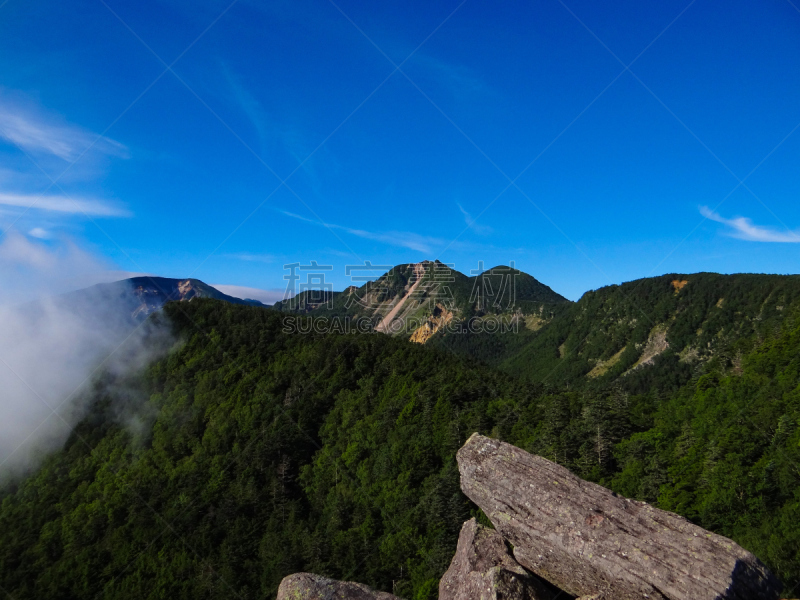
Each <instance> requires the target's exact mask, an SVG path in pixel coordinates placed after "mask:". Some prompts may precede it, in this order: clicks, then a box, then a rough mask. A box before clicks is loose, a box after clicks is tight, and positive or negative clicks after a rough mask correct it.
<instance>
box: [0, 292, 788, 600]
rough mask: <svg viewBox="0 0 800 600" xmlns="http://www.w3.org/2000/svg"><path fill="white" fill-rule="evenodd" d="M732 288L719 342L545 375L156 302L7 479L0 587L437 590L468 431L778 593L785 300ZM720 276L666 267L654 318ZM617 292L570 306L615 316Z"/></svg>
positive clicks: (254, 594)
mask: <svg viewBox="0 0 800 600" xmlns="http://www.w3.org/2000/svg"><path fill="white" fill-rule="evenodd" d="M653 282H654V283H653V286H654V288H653V289H654V290H655V291H658V292H660V287H659V286H661V285H662V282H659V280H657V279H654V280H653ZM667 285H671V284H670V282H669V281H668V282H667ZM690 286H691V283H690V284H689V286H685V287H684V289H682V290H679V291H680V294H683V293H686V292H689V290H690V289H691V287H690ZM696 287H697V288H699V287H700V286H696ZM738 289H744V288H743V287H742V286H734V287H732V288H725V290H726V294H727V295H726V296H725V299H726V301H727V302H729V303H730V304H729V306H731V308H730V310H731V311H732V312H731V313H723V314H724V315H728V316H725V317H721V319H722V320H721V321H720V326H719V328H718V329H717V330H718V331H719V330H724V331H727V330H728V327H732V330H736V327H739V328H740V329H739V330H741V331H746V332H747V335H744V334H743V335H741V336H740V337H739V338H738V339H740V340H743V341H742V342H741V345H740V346H736V344H733V345H732V346H730V347H731V348H733V349H734V350H737V351H738V353H737V354H734V355H731V356H730V359H729V360H727V359H726V360H721V359H719V357H720V353H717V354H712V355H711V357H710V358H709V359H708V360H702V361H701V360H698V361H696V362H694V363H692V364H691V366H690V368H689V369H688V371H687V372H686V374H685V375H681V378H678V379H670V378H667V377H664V376H661V375H659V376H658V377H655V378H653V379H652V380H650V385H647V386H640V387H637V386H633V389H631V388H630V387H626V386H625V385H621V384H620V383H619V381H620V378H619V377H618V378H610V377H609V378H607V379H604V378H603V377H597V378H593V379H592V382H593V383H592V385H591V386H584V385H578V383H579V382H583V381H585V379H586V378H585V374H586V367H585V366H584V367H582V368H583V369H584V370H583V371H581V369H578V368H577V367H575V368H569V369H566V373H567V374H568V375H565V376H564V377H561V378H558V379H554V380H553V381H554V382H555V383H554V384H551V385H547V386H545V385H542V384H540V383H535V382H531V380H530V379H526V378H521V377H517V376H514V375H510V374H508V373H504V372H501V371H499V370H496V369H494V368H491V367H489V366H482V365H481V364H480V363H478V362H476V361H475V360H473V359H472V358H469V357H466V356H460V355H458V354H455V353H452V352H449V351H448V352H445V351H444V350H439V349H436V348H431V347H428V346H421V345H417V344H413V343H410V342H408V341H406V340H403V339H397V338H393V337H390V336H385V335H380V334H351V335H340V334H329V335H316V334H311V333H309V334H299V333H285V332H284V330H285V329H286V328H285V323H284V319H285V318H290V319H304V318H307V317H295V316H287V315H285V314H281V313H279V312H276V311H273V310H269V309H263V308H256V307H246V306H236V305H231V304H226V303H224V302H220V301H215V300H206V299H195V300H193V301H192V302H190V303H183V304H168V305H167V306H166V307H165V309H164V316H165V318H167V319H169V321H170V322H171V323H172V326H173V327H174V328H175V333H176V335H177V337H178V338H179V339H180V340H182V343H181V344H179V345H178V346H176V347H175V348H174V349H173V350H172V351H171V352H170V353H169V355H168V356H167V357H166V358H164V359H162V360H160V361H158V362H157V363H155V364H153V365H151V366H150V367H149V368H148V369H147V370H146V371H145V372H144V373H141V374H137V375H134V376H130V377H127V378H124V379H119V378H118V379H114V378H112V377H111V376H110V375H109V376H106V377H104V378H103V379H102V380H100V381H98V382H97V383H96V385H95V386H94V390H93V391H92V397H91V401H92V403H93V406H94V408H93V411H92V412H91V413H90V416H89V417H87V418H86V419H85V420H84V421H83V422H82V423H81V424H80V425H79V427H78V428H77V429H76V431H75V433H74V435H73V436H72V437H71V439H70V440H69V442H68V443H67V445H66V447H65V448H64V449H63V451H61V452H59V453H56V454H54V455H52V456H50V457H49V458H48V459H47V460H46V461H45V462H44V464H43V465H42V466H41V468H40V469H39V470H38V471H37V472H35V473H34V474H32V475H31V476H30V477H28V478H26V479H24V480H19V481H14V482H8V483H6V484H5V487H4V489H3V491H2V492H1V494H2V495H1V497H2V508H1V509H0V581H1V582H2V587H3V589H4V590H5V591H6V592H7V593H8V594H9V595H11V596H13V597H14V598H17V599H23V598H93V597H114V598H147V597H153V598H155V597H165V596H171V597H174V598H198V597H201V598H223V597H224V598H230V597H231V596H234V597H241V598H265V597H267V598H268V597H271V596H272V595H274V593H275V591H276V589H277V585H278V583H279V582H280V580H281V578H282V577H283V576H285V575H287V574H289V573H294V572H297V571H312V572H315V573H320V574H325V575H329V576H332V577H335V578H338V579H349V580H357V581H361V582H364V583H367V584H369V585H371V586H374V587H377V588H381V589H384V590H388V591H392V590H394V591H395V593H397V594H398V595H400V596H403V597H406V598H419V599H422V598H435V597H436V594H437V584H438V579H439V577H440V576H441V574H442V573H443V572H444V570H445V569H446V567H447V565H448V563H449V561H450V559H451V558H452V555H453V552H454V550H455V543H456V538H457V535H458V530H459V528H460V526H461V524H462V522H463V521H464V520H465V519H467V518H468V517H469V515H470V514H471V513H472V514H475V509H474V507H473V506H472V505H471V504H470V503H469V502H468V501H467V499H466V498H465V497H464V496H463V495H462V493H461V491H460V489H459V480H458V472H457V470H456V465H455V460H454V456H455V452H456V450H457V449H458V448H459V447H460V446H461V444H463V442H464V441H465V440H466V438H467V437H468V436H469V435H470V434H471V433H473V432H475V431H479V432H481V433H484V434H486V435H490V436H493V437H497V438H500V439H503V440H505V441H509V442H511V443H513V444H515V445H518V446H520V447H522V448H524V449H526V450H529V451H531V452H534V453H538V454H541V455H543V456H545V457H547V458H551V459H554V460H556V461H557V462H559V463H561V464H563V465H565V466H567V467H568V468H570V469H571V470H572V471H573V472H575V473H576V474H578V475H580V476H582V477H585V478H588V479H591V480H594V481H598V482H601V483H603V484H604V485H607V486H610V487H611V488H612V489H614V490H615V491H618V492H620V493H623V494H626V495H629V496H633V497H636V498H640V499H644V500H647V501H650V502H654V503H657V504H658V505H659V506H660V507H662V508H667V509H669V510H674V511H676V512H678V513H680V514H683V515H685V516H687V517H689V518H691V519H692V520H694V521H695V522H697V523H698V524H700V525H702V526H703V527H706V528H708V529H711V530H713V531H716V532H718V533H722V534H724V535H726V536H729V537H731V538H733V539H734V540H736V541H737V542H739V543H740V544H742V545H743V546H744V547H746V548H748V549H749V550H751V551H753V552H754V553H756V554H757V555H758V556H759V557H760V558H761V559H762V560H763V561H765V562H766V563H767V564H768V565H769V566H770V567H771V568H772V569H773V570H774V571H775V572H776V574H777V575H778V576H779V577H781V578H782V579H783V581H784V582H785V584H786V591H787V593H788V591H789V590H791V589H793V588H794V586H795V585H797V584H800V554H799V553H798V552H799V551H798V548H800V527H799V526H798V525H797V523H798V522H800V470H798V464H800V431H798V427H797V425H798V419H800V321H798V320H797V316H798V314H797V312H796V311H795V310H794V309H792V308H791V301H792V299H793V298H794V296H792V295H791V293H790V292H789V291H787V292H785V294H784V296H785V297H786V300H780V302H784V304H783V305H781V306H783V308H782V309H781V310H778V309H777V302H778V300H775V301H773V300H772V298H773V297H774V296H771V295H770V293H769V292H764V293H765V294H766V295H767V298H768V300H767V301H765V300H764V299H763V298H762V297H761V296H759V295H758V294H757V292H756V290H757V289H758V286H753V287H751V288H749V289H750V291H748V292H747V293H745V294H744V296H743V298H742V299H737V296H736V295H735V290H738ZM718 291H719V290H717V289H716V288H710V289H709V291H708V292H707V293H703V294H701V295H699V296H698V297H697V298H693V299H692V300H691V302H689V303H688V304H687V303H685V301H684V300H683V299H682V297H681V295H680V294H677V295H676V294H675V293H674V292H675V290H673V291H672V292H670V293H671V294H672V296H670V297H671V298H673V299H674V300H664V304H663V306H662V305H661V304H657V305H656V307H655V308H652V310H651V313H650V314H651V317H650V318H651V319H653V318H655V322H656V323H663V322H669V319H671V318H672V316H673V315H675V314H676V312H675V311H676V306H677V307H678V308H679V309H680V310H679V312H678V316H677V317H676V318H675V319H674V320H673V323H684V321H682V320H681V319H685V325H681V327H684V328H685V329H686V331H687V332H689V333H687V336H688V337H687V339H689V338H691V339H692V340H694V339H701V340H702V339H704V338H702V337H701V338H696V337H694V336H697V335H699V334H697V333H696V331H694V329H691V328H692V327H695V322H701V323H708V321H709V318H711V317H709V315H712V317H713V314H715V313H714V312H713V310H712V309H713V308H718V307H717V304H719V295H718ZM617 293H618V290H615V289H611V290H609V291H607V292H602V293H601V292H597V293H595V294H596V295H595V296H594V297H590V298H589V299H588V300H587V301H586V302H585V303H583V304H581V303H577V304H576V305H575V307H576V308H575V310H579V311H580V313H579V314H597V313H598V312H605V313H606V314H608V323H609V324H611V323H616V322H617V321H618V319H619V317H618V316H617V313H616V312H615V311H616V310H622V309H617V308H615V306H616V305H615V304H614V302H619V300H616V301H615V300H614V297H615V296H614V295H615V294H617ZM642 293H643V294H647V293H649V292H647V291H645V292H642ZM697 293H699V292H697ZM732 293H733V295H731V294H732ZM758 293H760V292H758ZM784 296H779V297H780V298H783V297H784ZM660 297H661V296H659V298H660ZM581 302H583V300H582V301H581ZM741 302H746V303H747V306H750V305H751V304H753V303H757V302H761V305H762V306H763V307H764V310H763V312H761V313H756V314H757V315H760V317H759V319H758V321H757V323H754V319H753V318H751V317H748V318H747V319H745V318H738V317H737V314H740V311H741V309H740V308H737V306H740V304H737V303H741ZM674 303H677V305H676V304H674ZM720 306H721V307H725V301H723V302H722V303H721V304H720ZM693 307H697V308H696V309H695V308H693ZM681 311H688V312H689V313H691V315H693V314H696V317H692V316H691V315H690V316H683V317H682V316H680V315H681V314H683V313H682V312H681ZM692 311H694V312H692ZM776 313H777V314H776ZM737 318H738V320H737ZM726 319H730V321H728V320H726ZM576 320H577V322H578V325H577V326H576V327H578V329H577V330H576V331H575V332H566V334H565V335H564V337H563V339H561V334H560V333H559V331H558V330H555V332H554V333H552V334H548V335H552V336H553V340H554V341H558V345H557V346H556V349H557V348H558V346H560V345H562V344H565V343H566V347H567V348H569V349H571V350H572V349H575V350H578V349H579V348H580V347H581V345H580V344H579V343H578V342H579V341H580V339H581V336H583V335H584V334H587V335H588V334H590V333H591V330H587V331H584V330H583V329H580V327H581V325H580V320H579V319H578V317H576ZM642 322H643V324H642V325H641V326H640V329H636V326H634V328H633V329H634V330H635V331H637V332H638V333H636V336H639V337H634V338H624V336H623V337H620V338H619V339H617V338H614V334H613V332H614V331H615V329H614V327H613V326H611V325H609V329H608V330H607V331H605V332H602V333H598V334H597V335H598V337H597V338H594V339H595V343H596V344H600V343H601V341H602V340H603V339H605V340H606V346H608V347H607V348H606V350H605V352H612V350H613V351H614V352H618V351H619V349H620V348H624V347H625V346H626V345H627V344H628V343H631V342H630V341H629V340H630V339H636V340H639V339H641V341H642V342H645V341H646V339H647V336H648V332H649V331H650V330H651V329H652V327H653V325H649V324H646V321H645V319H644V318H642ZM729 323H730V325H729ZM737 323H744V324H742V325H738V324H737ZM626 327H627V328H628V329H630V325H629V324H628V325H626ZM675 327H676V326H675V325H674V324H673V325H671V327H670V331H673V329H672V328H675ZM695 329H696V327H695ZM541 331H542V332H544V331H545V330H544V329H541ZM680 331H681V329H676V330H675V333H674V334H672V335H675V336H678V335H679V332H680ZM690 334H691V335H690ZM548 339H549V338H548ZM609 339H611V340H614V341H613V343H611V342H608V340H609ZM668 339H670V340H672V339H676V340H677V339H681V338H679V337H674V338H673V337H669V338H668ZM569 340H573V341H572V342H570V341H569ZM617 346H619V347H617ZM707 347H708V346H707ZM725 347H728V346H725ZM670 348H673V345H672V343H670ZM698 352H699V351H698ZM623 354H624V353H623ZM609 356H611V355H609ZM715 358H717V360H715ZM625 360H629V359H627V358H626V359H625ZM676 361H677V362H678V364H682V363H680V362H679V360H678V359H676ZM574 364H578V363H577V362H576V363H574ZM621 364H623V365H626V364H627V367H625V368H630V367H631V366H632V365H631V364H628V363H624V362H623V363H621ZM657 364H658V363H656V365H643V366H642V367H641V368H640V369H641V372H642V373H647V372H648V371H647V370H648V369H651V368H652V367H653V366H657ZM542 368H544V367H542ZM592 368H593V367H592ZM618 368H619V369H622V368H623V367H622V366H620V367H618ZM659 372H660V371H659ZM570 374H571V375H570ZM569 377H574V378H575V382H576V383H575V384H573V385H569V386H568V385H567V384H568V383H569V381H570V379H569Z"/></svg>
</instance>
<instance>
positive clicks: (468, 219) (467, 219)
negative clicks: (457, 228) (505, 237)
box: [456, 202, 492, 235]
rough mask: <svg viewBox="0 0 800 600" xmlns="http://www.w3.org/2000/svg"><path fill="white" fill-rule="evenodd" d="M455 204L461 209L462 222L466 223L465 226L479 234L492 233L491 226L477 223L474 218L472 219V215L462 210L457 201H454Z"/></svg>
mask: <svg viewBox="0 0 800 600" xmlns="http://www.w3.org/2000/svg"><path fill="white" fill-rule="evenodd" d="M456 205H457V206H458V210H460V211H461V214H462V215H464V223H466V224H467V227H469V228H470V229H472V231H474V232H475V233H477V234H479V235H488V234H490V233H492V228H491V227H489V226H488V225H479V224H478V223H477V222H476V221H475V219H473V218H472V216H471V215H470V214H469V213H468V212H467V211H466V210H464V207H463V206H461V205H460V204H459V203H458V202H456Z"/></svg>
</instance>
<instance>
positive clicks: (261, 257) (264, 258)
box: [223, 252, 275, 263]
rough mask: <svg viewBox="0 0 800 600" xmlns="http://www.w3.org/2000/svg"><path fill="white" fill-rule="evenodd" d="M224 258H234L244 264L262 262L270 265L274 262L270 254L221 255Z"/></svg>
mask: <svg viewBox="0 0 800 600" xmlns="http://www.w3.org/2000/svg"><path fill="white" fill-rule="evenodd" d="M223 256H224V257H225V258H235V259H236V260H243V261H245V262H262V263H271V262H275V257H274V256H272V255H271V254H251V253H250V252H233V253H230V254H223Z"/></svg>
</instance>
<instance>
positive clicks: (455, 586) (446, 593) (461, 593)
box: [439, 519, 566, 600]
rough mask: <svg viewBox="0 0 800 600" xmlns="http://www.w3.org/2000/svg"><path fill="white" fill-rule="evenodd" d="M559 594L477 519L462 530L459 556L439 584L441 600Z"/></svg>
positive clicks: (550, 598) (542, 598)
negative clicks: (526, 568) (519, 561)
mask: <svg viewBox="0 0 800 600" xmlns="http://www.w3.org/2000/svg"><path fill="white" fill-rule="evenodd" d="M558 593H559V592H558V590H553V589H552V586H550V585H548V584H546V583H544V582H543V581H541V580H540V579H539V578H538V577H536V576H535V575H532V574H531V573H529V572H528V571H526V570H525V569H524V568H522V566H520V564H519V563H518V562H517V561H516V560H514V557H513V556H511V554H510V552H509V550H508V548H507V547H506V542H505V540H504V539H503V537H502V536H501V535H500V534H499V533H497V532H496V531H493V530H491V529H488V528H487V527H483V526H482V525H478V523H477V522H476V521H475V519H471V520H469V521H467V522H466V523H464V525H463V526H462V527H461V534H460V535H459V537H458V548H457V549H456V554H455V556H454V557H453V561H452V562H451V563H450V568H449V569H447V572H446V573H445V574H444V576H443V577H442V579H441V581H440V582H439V600H554V599H555V598H556V596H557V595H558ZM562 597H563V598H566V596H563V595H562Z"/></svg>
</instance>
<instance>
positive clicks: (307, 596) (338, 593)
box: [278, 573, 400, 600]
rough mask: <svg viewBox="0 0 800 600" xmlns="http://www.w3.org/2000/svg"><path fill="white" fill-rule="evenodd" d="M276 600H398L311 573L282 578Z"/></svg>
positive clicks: (366, 588)
mask: <svg viewBox="0 0 800 600" xmlns="http://www.w3.org/2000/svg"><path fill="white" fill-rule="evenodd" d="M278 600H400V598H398V597H397V596H393V595H392V594H387V593H386V592H376V591H375V590H373V589H371V588H369V587H367V586H366V585H363V584H361V583H353V582H351V581H335V580H333V579H328V578H327V577H321V576H320V575H313V574H311V573H295V574H294V575H289V576H288V577H284V578H283V581H281V585H280V587H279V588H278Z"/></svg>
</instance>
